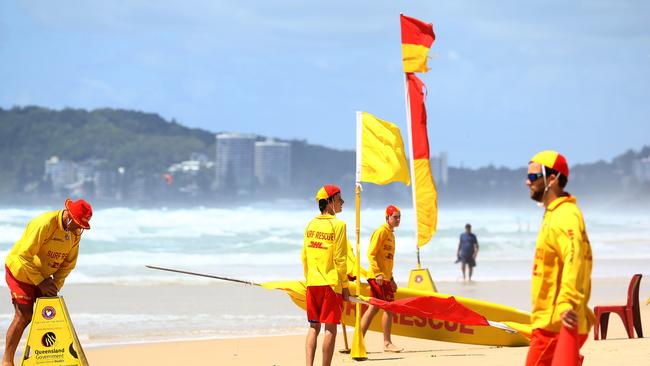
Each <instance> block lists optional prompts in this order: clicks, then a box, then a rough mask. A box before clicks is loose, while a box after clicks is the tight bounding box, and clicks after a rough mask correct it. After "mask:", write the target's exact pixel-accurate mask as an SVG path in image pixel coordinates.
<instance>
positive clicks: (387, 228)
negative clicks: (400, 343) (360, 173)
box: [361, 205, 404, 352]
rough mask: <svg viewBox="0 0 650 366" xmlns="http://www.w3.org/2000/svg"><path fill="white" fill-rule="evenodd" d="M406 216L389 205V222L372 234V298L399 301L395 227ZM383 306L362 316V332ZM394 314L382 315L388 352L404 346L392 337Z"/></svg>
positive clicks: (369, 308)
mask: <svg viewBox="0 0 650 366" xmlns="http://www.w3.org/2000/svg"><path fill="white" fill-rule="evenodd" d="M401 218H402V216H401V213H400V211H399V208H397V206H393V205H390V206H388V207H386V223H384V224H382V225H381V226H380V227H379V228H378V229H377V230H375V232H374V233H373V234H372V236H371V237H370V247H368V261H369V262H370V266H369V267H368V273H367V274H368V276H367V278H368V284H369V285H370V291H371V292H372V297H374V298H377V299H380V300H384V301H393V300H395V292H396V291H397V283H396V282H395V278H393V258H394V257H395V234H394V233H393V231H395V228H396V227H398V226H399V224H400V220H401ZM378 311H379V308H378V307H376V306H374V305H370V306H369V307H368V310H366V312H365V313H364V314H363V317H362V318H361V331H362V332H363V335H364V336H365V335H366V332H367V331H368V327H370V323H371V322H372V319H373V318H374V317H375V315H376V314H377V312H378ZM392 324H393V313H391V312H389V311H384V315H382V317H381V328H382V330H383V332H384V352H402V351H403V350H404V349H403V348H400V347H397V346H395V345H394V344H393V341H392V340H391V337H390V333H391V326H392Z"/></svg>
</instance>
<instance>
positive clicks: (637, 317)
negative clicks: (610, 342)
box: [594, 273, 643, 340]
mask: <svg viewBox="0 0 650 366" xmlns="http://www.w3.org/2000/svg"><path fill="white" fill-rule="evenodd" d="M641 277H642V275H641V274H639V273H637V274H635V275H634V276H632V279H631V280H630V286H629V287H628V289H627V304H625V305H606V306H596V307H595V308H594V313H595V315H596V323H595V324H594V339H595V340H598V329H599V328H600V331H601V335H602V337H603V339H606V338H607V324H608V323H609V314H610V313H616V314H618V316H620V317H621V319H622V320H623V325H624V326H625V330H626V331H627V336H628V338H634V330H635V329H636V334H637V335H638V336H639V338H643V329H641V312H640V309H639V284H640V283H641Z"/></svg>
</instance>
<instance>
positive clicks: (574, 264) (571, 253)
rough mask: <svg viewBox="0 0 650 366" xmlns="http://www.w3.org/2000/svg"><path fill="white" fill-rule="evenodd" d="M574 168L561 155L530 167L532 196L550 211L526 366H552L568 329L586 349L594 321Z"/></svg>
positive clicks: (547, 155)
mask: <svg viewBox="0 0 650 366" xmlns="http://www.w3.org/2000/svg"><path fill="white" fill-rule="evenodd" d="M568 178H569V166H568V165H567V162H566V159H565V158H564V156H562V155H560V154H559V153H557V152H555V151H550V150H546V151H542V152H540V153H538V154H536V155H535V156H533V158H532V159H531V160H530V163H529V164H528V179H527V180H526V185H527V186H528V188H529V189H530V197H531V198H532V199H533V200H535V201H537V202H539V204H540V205H541V206H543V207H545V209H546V210H545V212H544V220H543V222H542V228H541V229H540V232H539V235H538V237H537V243H536V245H535V259H534V262H533V277H532V286H531V290H532V291H531V292H532V311H531V324H532V328H533V334H532V338H531V341H530V348H529V350H528V356H527V359H526V366H543V365H548V366H550V365H551V363H552V362H553V353H554V351H555V347H556V345H557V340H558V335H559V332H560V329H561V328H562V327H566V328H567V329H568V330H571V331H576V330H577V334H578V343H579V346H580V347H582V345H583V344H584V342H585V341H586V340H587V335H588V333H589V330H590V329H591V326H592V325H593V322H594V314H593V312H592V311H591V309H589V307H588V305H587V304H588V302H589V297H590V295H591V268H592V261H593V258H592V253H591V245H590V244H589V238H588V236H587V231H586V228H585V222H584V219H583V217H582V212H581V211H580V209H579V208H578V206H577V205H576V199H575V198H574V197H573V196H571V195H570V194H569V193H568V192H565V191H564V187H565V186H566V184H567V182H568Z"/></svg>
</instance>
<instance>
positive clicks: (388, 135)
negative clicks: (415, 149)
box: [357, 112, 411, 185]
mask: <svg viewBox="0 0 650 366" xmlns="http://www.w3.org/2000/svg"><path fill="white" fill-rule="evenodd" d="M357 128H359V129H360V131H357V138H359V137H360V140H361V141H360V142H361V151H360V153H361V159H360V160H361V177H360V178H361V179H360V181H362V182H368V183H374V184H379V185H385V184H388V183H392V182H402V183H404V184H406V185H409V184H411V177H410V175H409V170H408V164H407V163H406V154H405V152H404V141H403V140H402V134H401V133H400V130H399V128H398V127H397V126H396V125H395V124H393V123H390V122H387V121H384V120H381V119H379V118H377V117H375V116H373V115H372V114H370V113H366V112H361V123H360V126H358V127H357Z"/></svg>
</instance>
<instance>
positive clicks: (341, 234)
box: [302, 215, 348, 294]
mask: <svg viewBox="0 0 650 366" xmlns="http://www.w3.org/2000/svg"><path fill="white" fill-rule="evenodd" d="M347 256H348V236H347V231H346V226H345V222H343V221H341V220H339V219H337V218H336V217H335V216H333V215H319V216H316V217H315V218H314V219H313V220H311V222H309V225H307V228H306V229H305V238H304V241H303V247H302V264H303V268H304V271H305V279H306V284H305V285H306V286H326V285H329V286H331V287H332V289H333V290H334V292H336V293H339V294H340V293H341V290H342V289H344V288H347V287H348V276H347V273H348V270H347Z"/></svg>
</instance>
